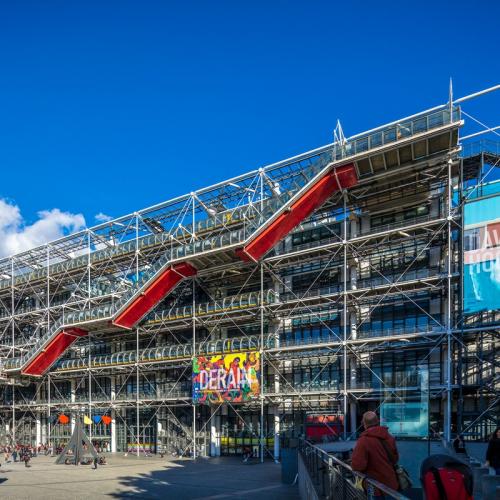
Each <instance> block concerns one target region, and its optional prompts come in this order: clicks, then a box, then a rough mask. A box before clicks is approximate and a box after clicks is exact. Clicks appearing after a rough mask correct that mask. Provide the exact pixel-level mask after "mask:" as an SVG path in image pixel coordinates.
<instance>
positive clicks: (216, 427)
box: [210, 407, 220, 457]
mask: <svg viewBox="0 0 500 500" xmlns="http://www.w3.org/2000/svg"><path fill="white" fill-rule="evenodd" d="M218 412H219V407H217V408H214V407H211V408H210V456H211V457H220V416H219V415H218V414H217V413H218Z"/></svg>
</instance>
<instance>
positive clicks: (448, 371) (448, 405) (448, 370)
mask: <svg viewBox="0 0 500 500" xmlns="http://www.w3.org/2000/svg"><path fill="white" fill-rule="evenodd" d="M452 163H453V161H452V160H451V158H450V159H449V160H448V177H447V198H448V200H447V209H448V214H447V221H448V223H447V263H446V268H447V281H446V288H447V301H446V337H447V342H446V357H447V360H446V419H445V420H446V422H445V424H446V428H445V430H444V431H445V439H446V440H447V441H450V439H451V402H452V401H451V400H452V394H451V390H452V380H451V378H452V369H451V368H452V349H451V340H452V335H451V327H452V324H451V307H452V296H451V295H452V287H451V278H452V238H451V223H452V179H451V166H452Z"/></svg>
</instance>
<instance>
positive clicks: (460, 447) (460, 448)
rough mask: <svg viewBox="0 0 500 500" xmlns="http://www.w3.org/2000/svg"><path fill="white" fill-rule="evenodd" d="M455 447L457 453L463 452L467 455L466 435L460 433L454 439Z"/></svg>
mask: <svg viewBox="0 0 500 500" xmlns="http://www.w3.org/2000/svg"><path fill="white" fill-rule="evenodd" d="M453 449H454V450H455V453H461V454H463V455H467V451H466V450H465V442H464V437H463V435H462V434H459V435H458V436H457V437H456V438H455V439H454V440H453Z"/></svg>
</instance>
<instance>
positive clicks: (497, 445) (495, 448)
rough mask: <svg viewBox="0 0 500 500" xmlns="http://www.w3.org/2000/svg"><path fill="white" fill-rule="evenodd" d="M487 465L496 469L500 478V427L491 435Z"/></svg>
mask: <svg viewBox="0 0 500 500" xmlns="http://www.w3.org/2000/svg"><path fill="white" fill-rule="evenodd" d="M485 465H486V466H487V467H492V468H493V469H495V474H496V475H497V476H500V427H497V428H496V429H495V432H494V433H493V434H492V435H491V439H490V442H489V443H488V449H487V450H486V464H485Z"/></svg>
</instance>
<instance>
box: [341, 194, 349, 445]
mask: <svg viewBox="0 0 500 500" xmlns="http://www.w3.org/2000/svg"><path fill="white" fill-rule="evenodd" d="M343 195H344V196H343V197H344V222H343V232H344V234H343V238H342V243H343V246H344V262H343V268H344V276H343V278H344V280H343V281H344V308H343V314H342V316H343V323H344V325H343V326H344V328H343V332H344V335H343V342H342V347H343V353H342V360H343V365H344V366H343V391H342V392H343V404H342V410H343V413H344V439H345V440H346V439H347V413H348V407H347V199H346V193H345V191H344V193H343Z"/></svg>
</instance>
